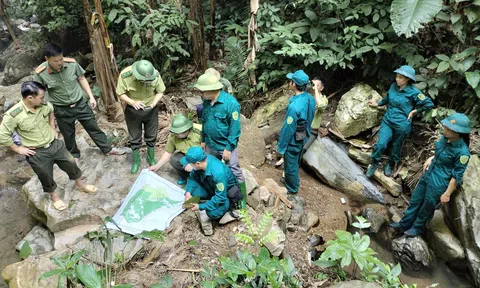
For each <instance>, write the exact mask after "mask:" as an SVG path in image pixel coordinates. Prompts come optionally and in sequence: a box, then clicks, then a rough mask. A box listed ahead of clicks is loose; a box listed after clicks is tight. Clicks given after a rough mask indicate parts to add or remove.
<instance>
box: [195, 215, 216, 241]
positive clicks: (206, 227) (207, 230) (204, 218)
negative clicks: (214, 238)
mask: <svg viewBox="0 0 480 288" xmlns="http://www.w3.org/2000/svg"><path fill="white" fill-rule="evenodd" d="M195 215H197V218H198V221H200V226H201V227H202V230H203V234H205V236H211V235H213V225H212V219H210V217H208V215H207V212H206V211H205V210H202V211H199V210H197V211H195Z"/></svg>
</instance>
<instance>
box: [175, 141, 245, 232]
mask: <svg viewBox="0 0 480 288" xmlns="http://www.w3.org/2000/svg"><path fill="white" fill-rule="evenodd" d="M180 162H181V163H182V165H183V166H184V167H185V166H187V165H191V166H192V168H193V169H192V171H191V172H190V175H189V177H188V180H187V186H186V188H185V191H186V192H185V201H187V200H188V199H190V198H191V197H192V196H198V197H200V199H201V200H206V202H204V203H200V204H193V205H192V208H191V210H193V211H197V210H198V211H200V214H206V215H207V216H208V218H209V219H213V220H216V219H220V218H221V217H222V216H223V215H225V213H227V212H228V211H229V210H234V209H236V207H237V205H238V202H239V201H241V199H242V198H243V195H242V193H241V192H240V187H239V184H238V181H237V178H236V177H235V175H233V173H232V171H231V169H230V168H229V167H228V166H227V165H225V164H224V163H223V162H222V161H220V160H219V159H217V158H216V157H215V156H214V155H207V154H206V153H205V151H204V149H203V148H202V147H200V146H195V147H191V148H189V149H188V150H187V154H186V156H185V157H183V158H182V159H181V160H180ZM199 218H200V219H201V224H202V228H203V229H204V231H205V230H206V229H205V228H206V227H203V226H204V225H211V223H210V224H208V223H209V221H208V220H207V221H202V219H204V216H203V217H202V215H199Z"/></svg>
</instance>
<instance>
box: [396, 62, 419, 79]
mask: <svg viewBox="0 0 480 288" xmlns="http://www.w3.org/2000/svg"><path fill="white" fill-rule="evenodd" d="M393 73H397V74H400V75H403V76H405V77H407V78H410V79H412V80H413V81H417V80H416V79H415V69H413V68H412V67H410V66H408V65H403V66H401V67H400V68H398V69H397V70H395V71H393Z"/></svg>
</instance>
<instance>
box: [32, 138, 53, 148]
mask: <svg viewBox="0 0 480 288" xmlns="http://www.w3.org/2000/svg"><path fill="white" fill-rule="evenodd" d="M54 141H55V139H54V140H53V141H52V142H50V143H48V144H46V145H43V146H38V147H28V146H25V148H28V149H47V148H49V147H50V146H52V144H53V142H54Z"/></svg>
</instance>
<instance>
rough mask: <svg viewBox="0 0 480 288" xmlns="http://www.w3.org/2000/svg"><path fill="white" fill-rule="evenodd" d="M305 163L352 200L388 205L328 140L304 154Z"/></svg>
mask: <svg viewBox="0 0 480 288" xmlns="http://www.w3.org/2000/svg"><path fill="white" fill-rule="evenodd" d="M303 162H304V163H305V164H306V165H307V166H308V167H310V168H311V169H312V170H313V171H315V173H316V174H317V176H319V177H320V178H321V179H322V180H323V181H324V182H326V183H327V184H328V185H330V186H332V187H334V188H336V189H338V190H339V191H340V192H343V193H345V194H346V195H348V196H349V197H350V198H351V199H353V200H359V201H363V200H367V199H371V200H374V201H377V202H380V203H385V199H384V197H383V194H382V193H381V192H380V191H379V190H378V188H377V187H376V186H375V185H373V183H372V182H370V180H368V178H367V177H366V176H365V174H364V173H363V171H362V170H361V169H360V167H358V166H357V164H355V162H353V161H352V159H350V157H348V155H347V153H346V152H345V151H344V150H343V149H342V148H341V147H340V146H339V145H338V144H337V143H335V142H334V141H332V140H331V139H330V138H328V137H323V138H322V137H318V138H317V139H315V141H314V142H313V143H312V145H311V146H310V147H309V148H308V150H307V152H306V153H305V154H304V155H303Z"/></svg>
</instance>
